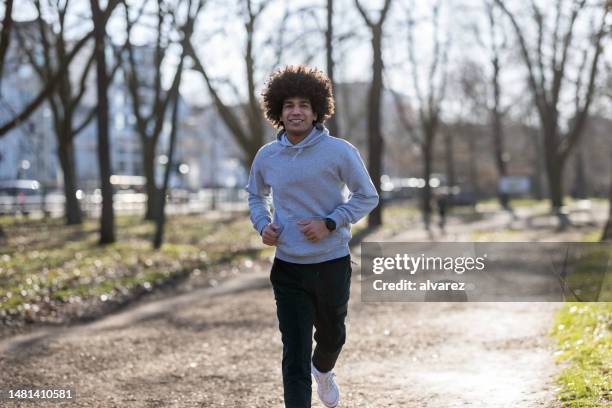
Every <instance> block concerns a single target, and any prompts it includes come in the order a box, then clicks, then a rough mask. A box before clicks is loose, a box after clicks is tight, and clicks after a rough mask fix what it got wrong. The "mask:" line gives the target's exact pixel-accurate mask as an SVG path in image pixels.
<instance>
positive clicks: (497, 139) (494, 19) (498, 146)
mask: <svg viewBox="0 0 612 408" xmlns="http://www.w3.org/2000/svg"><path fill="white" fill-rule="evenodd" d="M483 3H484V4H483V5H484V9H485V13H486V16H487V31H486V35H482V34H481V32H480V30H479V29H478V28H477V27H475V36H476V40H477V42H478V44H479V45H480V47H481V48H482V49H483V50H484V51H485V53H486V58H487V59H488V63H489V65H490V69H491V74H490V75H489V77H488V82H489V86H488V87H487V88H488V92H487V97H486V99H488V101H486V102H485V106H486V108H487V110H488V115H489V118H490V119H489V122H490V128H491V137H492V140H493V158H494V160H495V167H496V169H497V175H498V178H499V179H501V178H503V177H505V176H507V175H508V169H507V157H506V153H505V140H504V139H505V137H504V126H503V121H504V117H505V116H506V114H507V112H508V109H509V108H510V106H507V107H503V106H502V102H501V100H502V88H501V81H500V78H501V73H502V72H501V71H502V56H503V55H502V54H503V53H504V52H505V51H507V49H508V39H507V36H506V35H505V30H504V28H503V27H502V26H501V24H500V19H499V16H498V15H496V12H499V11H498V9H497V7H495V4H494V3H493V1H491V0H485V1H484V2H483ZM497 197H498V200H499V204H500V205H501V206H502V208H504V209H507V210H509V209H510V201H509V196H508V194H507V193H506V192H504V191H502V190H501V189H499V188H498V191H497Z"/></svg>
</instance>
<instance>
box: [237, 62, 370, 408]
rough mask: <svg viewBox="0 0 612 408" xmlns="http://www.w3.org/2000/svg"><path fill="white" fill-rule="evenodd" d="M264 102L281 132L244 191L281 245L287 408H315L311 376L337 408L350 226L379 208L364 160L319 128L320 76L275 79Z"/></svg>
mask: <svg viewBox="0 0 612 408" xmlns="http://www.w3.org/2000/svg"><path fill="white" fill-rule="evenodd" d="M262 95H263V100H262V107H263V110H264V112H265V116H266V118H267V119H268V121H270V122H271V123H272V125H273V126H274V127H275V128H277V129H279V130H280V131H279V132H278V134H277V136H276V140H274V141H273V142H271V143H268V144H266V145H265V146H263V147H262V148H261V149H260V150H259V151H258V152H257V155H256V156H255V159H254V160H253V164H252V166H251V171H250V175H249V181H248V185H247V186H246V191H248V192H249V208H250V211H251V221H252V223H253V226H254V227H255V229H256V230H257V232H259V234H260V235H261V237H262V241H263V243H264V244H266V245H271V246H276V255H275V258H274V263H273V265H272V270H271V273H270V280H271V282H272V287H273V290H274V298H275V300H276V311H277V317H278V322H279V329H280V332H281V335H282V341H283V360H282V373H283V386H284V398H285V407H287V408H304V407H310V406H311V397H312V396H311V384H312V379H311V374H312V375H313V376H314V378H315V380H316V382H317V393H318V395H319V398H320V400H321V402H322V403H323V404H324V405H325V406H326V407H335V406H336V405H338V401H339V400H340V391H339V389H338V386H337V384H336V382H335V380H334V373H333V371H332V370H333V368H334V366H335V364H336V360H337V359H338V356H339V355H340V351H341V349H342V346H343V345H344V343H345V339H346V330H345V325H344V320H345V318H346V315H347V306H348V300H349V289H350V279H351V271H352V270H351V258H350V254H349V247H348V242H349V240H350V238H351V232H350V224H354V223H356V222H357V221H358V220H359V219H361V218H363V217H364V216H366V215H367V214H368V213H369V212H370V211H372V209H374V208H375V207H376V205H377V204H378V194H377V192H376V189H375V188H374V185H373V184H372V181H371V179H370V176H369V174H368V172H367V170H366V168H365V166H364V164H363V161H362V159H361V156H360V155H359V151H358V150H357V149H356V148H355V147H354V146H353V145H352V144H350V143H349V142H347V141H346V140H342V139H338V138H336V137H333V136H330V134H329V131H328V130H327V129H326V128H325V126H324V125H323V123H324V122H325V120H326V119H328V118H329V117H330V116H331V115H333V113H334V98H333V95H332V86H331V82H330V80H329V78H328V77H327V76H326V75H325V74H324V73H323V72H321V71H320V70H318V69H316V68H310V67H307V66H303V65H300V66H287V67H285V68H283V69H280V70H277V71H275V72H274V73H273V74H272V76H271V77H270V79H269V81H268V82H267V84H266V87H265V89H264V91H263V93H262ZM345 187H346V189H348V191H346V189H345ZM349 193H350V194H349ZM271 196H272V204H273V207H274V215H273V218H272V217H271V213H270V207H269V204H270V197H271ZM313 326H314V329H315V333H314V339H315V340H316V343H317V344H316V347H315V350H314V353H312V332H313Z"/></svg>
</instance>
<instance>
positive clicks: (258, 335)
mask: <svg viewBox="0 0 612 408" xmlns="http://www.w3.org/2000/svg"><path fill="white" fill-rule="evenodd" d="M269 267H270V265H269V263H267V262H264V263H261V264H256V266H255V267H254V268H253V270H254V272H253V273H250V274H244V275H240V276H239V277H238V278H236V279H234V280H231V281H228V282H226V283H224V284H222V285H219V286H217V287H214V288H206V289H200V290H197V291H194V292H190V293H187V294H184V295H179V296H174V297H170V298H168V299H163V300H158V301H154V302H148V303H144V304H140V305H137V306H135V307H133V308H131V309H129V310H127V311H125V312H122V313H118V314H115V315H112V316H109V317H107V318H104V319H101V320H99V321H96V322H93V323H90V324H87V325H81V326H76V327H71V328H69V329H41V330H37V331H34V332H32V333H30V334H27V335H23V336H17V337H13V338H8V339H5V340H3V341H1V342H0V367H2V370H0V384H1V386H0V388H3V389H6V388H10V387H26V386H28V387H45V388H52V387H56V388H57V387H62V388H72V389H74V390H76V394H77V397H76V400H74V401H73V402H72V403H69V404H63V405H62V406H71V407H72V406H74V407H99V406H104V407H236V408H243V407H280V406H282V397H281V396H282V386H281V373H280V357H281V340H280V334H279V333H278V330H277V322H276V317H275V308H274V301H273V296H272V291H271V288H270V287H269V282H268V277H267V273H268V270H269ZM353 276H354V281H353V286H352V297H351V304H350V311H349V318H348V343H347V345H346V347H345V351H344V352H343V354H342V356H341V359H340V362H339V366H338V368H337V378H338V381H339V384H340V386H341V389H342V403H341V405H340V406H341V407H364V408H365V407H376V408H378V407H408V408H409V407H415V408H417V407H418V408H423V407H433V408H446V407H487V408H492V407H494V408H497V407H556V406H557V404H556V402H555V398H554V386H553V385H552V376H553V375H554V373H555V372H556V367H555V364H554V363H553V351H552V349H551V345H550V343H549V340H548V337H547V332H548V330H549V328H550V325H551V319H552V316H553V314H554V311H555V309H556V308H557V307H559V304H555V303H363V302H361V301H360V285H359V282H358V277H359V270H358V267H355V268H354V275H353ZM313 401H316V394H314V393H313ZM3 402H5V401H3ZM22 405H24V406H32V405H31V404H29V403H23V404H22ZM6 406H18V404H17V403H7V404H6ZM37 406H56V404H55V403H46V404H45V403H40V404H37ZM313 406H315V407H321V405H320V404H319V403H318V401H316V402H315V403H314V404H313Z"/></svg>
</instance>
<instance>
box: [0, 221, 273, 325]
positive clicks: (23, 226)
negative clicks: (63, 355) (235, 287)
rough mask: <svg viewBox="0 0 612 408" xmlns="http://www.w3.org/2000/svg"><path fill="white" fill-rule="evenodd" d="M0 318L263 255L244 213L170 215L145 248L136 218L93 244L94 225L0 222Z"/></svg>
mask: <svg viewBox="0 0 612 408" xmlns="http://www.w3.org/2000/svg"><path fill="white" fill-rule="evenodd" d="M1 222H2V226H3V229H4V231H5V233H6V235H7V237H8V240H7V242H6V243H4V244H3V245H2V248H1V249H0V314H4V315H7V314H8V315H13V314H19V313H21V312H23V311H24V310H32V308H35V309H37V308H38V306H37V305H43V304H45V303H47V304H50V303H53V302H68V301H73V300H75V299H77V300H78V299H85V298H90V297H97V296H102V295H107V296H105V297H106V298H112V297H113V296H114V295H116V294H126V293H129V292H130V291H132V290H134V289H135V288H137V287H139V286H142V287H144V288H146V289H149V288H152V287H154V286H155V285H159V284H163V283H164V282H166V281H168V280H169V279H172V278H173V277H175V276H177V275H179V274H185V273H189V272H190V271H192V270H194V269H196V268H197V269H201V270H202V269H205V268H207V267H209V266H210V265H213V264H218V263H225V262H228V263H229V262H233V261H236V260H240V259H243V258H251V259H253V258H259V257H262V256H269V253H270V250H268V249H267V248H264V247H263V245H262V244H261V239H260V237H259V236H258V235H257V233H256V232H255V231H254V230H253V228H252V227H251V223H250V221H249V219H248V215H247V214H246V213H239V214H233V215H232V216H229V215H228V216H226V217H223V218H215V219H213V218H211V217H210V216H207V215H176V216H172V217H170V218H169V219H168V223H167V226H166V234H165V243H164V245H163V246H162V248H161V249H160V250H155V249H153V247H152V244H151V241H152V237H153V234H154V229H155V226H154V224H153V223H151V222H147V221H143V220H142V218H141V217H139V216H119V217H117V218H116V232H117V242H116V243H114V244H112V245H106V246H99V245H98V244H97V242H98V227H99V225H98V220H94V219H87V220H85V222H84V223H83V224H82V225H78V226H65V225H63V223H62V221H61V220H58V219H47V220H36V221H32V220H28V219H25V218H23V219H17V218H15V219H13V220H10V221H8V220H6V219H4V218H3V219H2V220H1Z"/></svg>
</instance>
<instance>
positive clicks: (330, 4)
mask: <svg viewBox="0 0 612 408" xmlns="http://www.w3.org/2000/svg"><path fill="white" fill-rule="evenodd" d="M333 16H334V0H327V30H326V31H325V56H326V60H327V76H328V77H329V80H330V82H331V84H332V90H333V93H334V97H335V95H336V83H335V81H334V31H333V27H334V25H333ZM337 118H338V105H336V107H335V113H334V114H333V115H332V117H331V118H329V120H328V121H327V127H328V129H329V133H330V134H332V135H333V136H337V137H340V129H339V128H338V119H337Z"/></svg>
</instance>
